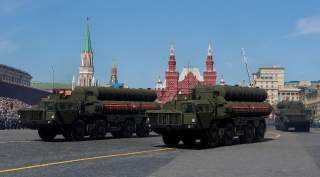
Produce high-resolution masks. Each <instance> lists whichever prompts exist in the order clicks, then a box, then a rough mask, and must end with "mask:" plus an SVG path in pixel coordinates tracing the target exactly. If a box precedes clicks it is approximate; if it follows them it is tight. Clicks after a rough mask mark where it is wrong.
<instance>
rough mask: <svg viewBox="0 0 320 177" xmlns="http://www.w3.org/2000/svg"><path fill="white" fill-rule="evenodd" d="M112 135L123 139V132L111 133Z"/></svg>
mask: <svg viewBox="0 0 320 177" xmlns="http://www.w3.org/2000/svg"><path fill="white" fill-rule="evenodd" d="M111 135H112V136H113V137H114V138H122V132H121V131H115V132H111Z"/></svg>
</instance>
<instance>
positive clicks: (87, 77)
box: [77, 19, 97, 87]
mask: <svg viewBox="0 0 320 177" xmlns="http://www.w3.org/2000/svg"><path fill="white" fill-rule="evenodd" d="M95 85H97V82H96V80H95V78H94V66H93V51H92V46H91V38H90V29H89V23H88V19H87V24H86V31H85V35H84V44H83V48H82V51H81V60H80V69H79V77H78V83H77V86H81V87H89V86H95Z"/></svg>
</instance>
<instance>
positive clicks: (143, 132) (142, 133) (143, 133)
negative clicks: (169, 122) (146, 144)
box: [136, 124, 150, 137]
mask: <svg viewBox="0 0 320 177" xmlns="http://www.w3.org/2000/svg"><path fill="white" fill-rule="evenodd" d="M136 134H137V136H138V137H147V136H149V134H150V128H149V127H147V126H146V125H145V124H142V125H139V126H138V127H137V130H136Z"/></svg>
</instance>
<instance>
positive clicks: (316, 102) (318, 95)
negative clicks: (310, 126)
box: [303, 84, 320, 119]
mask: <svg viewBox="0 0 320 177" xmlns="http://www.w3.org/2000/svg"><path fill="white" fill-rule="evenodd" d="M303 101H304V104H305V105H306V107H307V108H309V109H311V111H312V116H313V117H314V118H318V119H319V118H320V84H319V85H317V89H316V90H315V91H314V92H312V93H308V94H306V96H305V98H304V100H303Z"/></svg>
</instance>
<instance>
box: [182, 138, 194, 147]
mask: <svg viewBox="0 0 320 177" xmlns="http://www.w3.org/2000/svg"><path fill="white" fill-rule="evenodd" d="M182 142H183V144H184V145H185V146H188V147H192V146H194V145H195V144H196V138H195V137H194V136H183V137H182Z"/></svg>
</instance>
